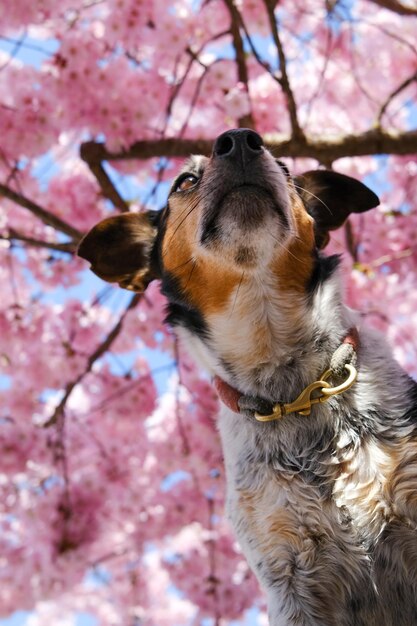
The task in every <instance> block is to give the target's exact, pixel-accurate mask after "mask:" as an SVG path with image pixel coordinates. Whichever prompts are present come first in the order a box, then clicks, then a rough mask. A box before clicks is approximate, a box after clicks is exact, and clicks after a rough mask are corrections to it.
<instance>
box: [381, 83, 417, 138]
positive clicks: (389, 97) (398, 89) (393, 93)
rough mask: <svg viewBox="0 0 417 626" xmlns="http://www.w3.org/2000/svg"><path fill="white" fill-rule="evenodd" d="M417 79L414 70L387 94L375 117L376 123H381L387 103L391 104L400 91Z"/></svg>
mask: <svg viewBox="0 0 417 626" xmlns="http://www.w3.org/2000/svg"><path fill="white" fill-rule="evenodd" d="M416 81H417V71H415V72H414V74H412V75H411V76H409V78H406V79H405V80H404V81H403V82H402V83H401V84H400V85H398V87H397V88H396V89H395V90H394V91H393V92H392V93H391V94H390V95H389V96H388V98H387V99H386V101H385V102H384V104H383V105H382V106H381V109H380V111H379V114H378V117H377V122H376V123H377V125H378V126H380V125H381V121H382V118H383V116H384V114H385V112H386V110H387V108H388V107H389V105H390V104H391V102H392V101H393V100H394V98H396V97H397V96H398V95H399V94H400V93H401V92H402V91H404V89H407V87H409V86H410V85H411V83H414V82H416Z"/></svg>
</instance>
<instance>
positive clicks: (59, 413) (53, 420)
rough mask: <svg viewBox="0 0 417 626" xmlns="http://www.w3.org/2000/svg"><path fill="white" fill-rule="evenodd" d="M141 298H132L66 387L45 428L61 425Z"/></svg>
mask: <svg viewBox="0 0 417 626" xmlns="http://www.w3.org/2000/svg"><path fill="white" fill-rule="evenodd" d="M141 298H142V294H141V293H137V294H135V295H134V296H133V297H132V299H131V300H130V302H129V304H128V305H127V307H126V308H125V310H124V311H123V313H122V315H121V316H120V318H119V321H118V322H117V324H116V325H115V326H114V327H113V328H112V330H111V331H110V332H109V334H108V335H107V337H106V338H105V339H104V340H103V341H102V342H101V343H100V345H99V346H97V348H96V349H95V350H94V352H93V354H91V355H90V356H89V358H88V361H87V365H86V367H85V369H84V371H83V372H82V373H81V374H79V375H78V376H77V377H76V378H75V379H74V380H71V381H70V382H69V383H68V384H67V386H66V387H65V393H64V396H63V398H62V400H61V402H60V403H59V404H58V406H57V407H56V408H55V411H54V413H53V415H52V416H51V417H50V418H49V420H48V421H47V422H45V423H44V424H43V426H44V428H49V426H53V425H54V424H57V425H59V423H60V422H62V420H63V416H64V411H65V407H66V404H67V402H68V398H69V397H70V395H71V393H72V392H73V390H74V388H75V387H76V386H77V385H78V384H79V383H80V382H81V381H82V379H83V378H84V377H85V376H86V375H87V374H88V373H89V372H90V371H91V368H92V367H93V365H94V363H95V362H96V361H98V359H99V358H100V357H102V356H103V354H105V352H107V351H108V350H110V347H111V345H112V344H113V343H114V341H115V340H116V339H117V337H118V336H119V335H120V332H121V330H122V329H123V322H124V320H125V317H126V315H127V314H128V313H129V311H131V310H132V309H134V308H135V306H136V305H137V304H138V303H139V302H140V300H141Z"/></svg>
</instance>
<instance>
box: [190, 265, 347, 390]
mask: <svg viewBox="0 0 417 626" xmlns="http://www.w3.org/2000/svg"><path fill="white" fill-rule="evenodd" d="M336 273H337V272H336ZM339 289H340V288H339V277H338V276H337V275H335V276H331V277H330V278H327V279H326V280H325V281H323V282H320V283H319V284H317V285H316V286H315V289H314V290H313V291H312V292H311V293H307V292H300V291H289V290H283V289H280V285H279V279H277V278H275V277H274V276H273V275H271V274H270V275H268V274H266V273H265V272H263V273H262V276H260V275H257V274H256V273H254V274H252V275H250V276H247V277H243V278H242V281H241V282H240V284H239V285H238V286H237V287H236V289H235V290H234V292H233V293H232V294H231V296H230V298H229V301H228V303H227V306H226V307H225V308H224V309H223V310H222V311H221V312H218V313H212V314H211V315H210V317H209V318H208V319H207V325H208V336H209V338H208V339H207V340H206V341H201V340H200V339H197V338H196V337H194V336H190V334H189V333H188V332H187V331H185V335H186V341H187V343H188V344H189V345H190V344H191V345H190V347H191V350H192V352H193V353H194V354H195V356H196V357H197V359H199V360H200V361H202V362H203V364H204V365H205V366H206V368H207V369H208V370H209V371H210V373H211V374H217V375H219V376H221V377H222V378H223V379H225V380H227V382H228V383H229V384H231V385H233V386H234V387H236V388H237V389H240V390H241V391H242V392H245V393H252V394H254V395H259V396H262V397H265V398H266V399H269V400H275V399H277V398H278V397H279V398H280V399H281V400H282V401H290V400H292V399H293V398H294V395H298V393H299V392H300V391H301V389H302V388H303V387H305V386H306V385H307V384H309V383H310V382H311V381H312V380H315V379H316V378H317V377H318V376H319V375H320V374H321V373H322V372H323V371H324V370H325V369H327V367H328V365H329V360H330V357H331V355H332V353H333V351H334V350H335V349H336V347H337V346H338V345H339V343H340V341H341V339H342V338H343V336H344V335H345V334H346V331H347V330H348V328H349V327H350V326H351V324H352V319H351V317H350V315H349V312H348V311H347V310H346V308H345V307H343V305H342V304H341V296H340V290H339ZM180 334H184V331H180Z"/></svg>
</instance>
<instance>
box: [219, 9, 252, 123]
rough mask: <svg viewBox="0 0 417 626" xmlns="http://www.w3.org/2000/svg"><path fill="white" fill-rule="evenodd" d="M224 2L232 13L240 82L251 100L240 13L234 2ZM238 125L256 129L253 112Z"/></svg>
mask: <svg viewBox="0 0 417 626" xmlns="http://www.w3.org/2000/svg"><path fill="white" fill-rule="evenodd" d="M224 2H225V4H226V6H227V8H228V10H229V13H230V31H231V34H232V39H233V47H234V49H235V55H236V64H237V73H238V80H239V82H240V83H242V84H243V85H244V87H245V91H246V93H247V96H248V98H250V94H249V75H248V68H247V65H246V59H245V50H244V47H243V39H242V36H241V34H240V26H239V25H240V21H241V20H240V13H239V11H238V10H237V8H236V7H235V4H234V2H233V0H224ZM238 124H239V127H241V128H254V120H253V117H252V112H251V111H250V112H249V113H247V114H246V115H243V116H242V117H241V118H239V120H238Z"/></svg>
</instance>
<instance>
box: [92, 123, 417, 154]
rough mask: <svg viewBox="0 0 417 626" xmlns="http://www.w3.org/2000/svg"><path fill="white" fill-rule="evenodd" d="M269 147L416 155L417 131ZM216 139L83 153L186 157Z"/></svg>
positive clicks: (269, 138) (273, 142)
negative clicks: (119, 150)
mask: <svg viewBox="0 0 417 626" xmlns="http://www.w3.org/2000/svg"><path fill="white" fill-rule="evenodd" d="M264 139H265V145H266V147H267V148H268V149H269V150H271V151H272V152H273V153H274V154H275V155H276V156H277V157H278V156H282V157H292V158H311V159H316V160H318V161H320V162H323V161H324V162H326V161H334V160H336V159H341V158H343V157H354V156H366V155H373V154H396V155H405V154H414V153H415V152H417V131H416V130H411V131H405V132H388V131H384V130H382V129H380V128H375V129H372V130H369V131H366V132H364V133H361V134H359V135H353V134H352V135H344V136H340V137H332V138H328V139H315V138H309V137H298V138H292V139H288V138H286V137H282V136H280V135H276V134H273V135H272V134H271V135H266V136H265V137H264ZM214 140H215V137H213V138H212V139H175V138H169V139H157V140H146V141H137V142H136V143H134V144H133V145H132V146H131V147H130V148H129V149H128V150H122V151H121V152H111V151H110V150H107V148H106V145H105V144H104V143H95V142H93V141H90V142H87V143H84V144H83V150H85V151H90V150H91V151H92V152H93V151H94V154H95V158H98V159H100V160H102V161H123V160H129V159H151V158H154V157H162V156H165V157H167V158H180V157H183V158H186V157H188V156H189V155H190V154H206V155H209V154H210V153H211V150H212V146H213V142H214Z"/></svg>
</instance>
